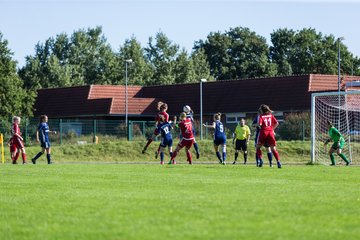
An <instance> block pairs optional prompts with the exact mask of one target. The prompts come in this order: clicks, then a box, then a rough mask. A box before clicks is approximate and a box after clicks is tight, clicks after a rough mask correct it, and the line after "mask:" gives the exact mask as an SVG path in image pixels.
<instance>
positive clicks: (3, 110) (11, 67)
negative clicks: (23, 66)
mask: <svg viewBox="0 0 360 240" xmlns="http://www.w3.org/2000/svg"><path fill="white" fill-rule="evenodd" d="M12 55H13V53H12V52H11V51H10V49H9V48H8V41H7V40H5V39H3V35H2V33H1V32H0V102H1V105H0V116H1V117H0V118H3V119H8V118H9V117H11V116H13V115H20V116H30V115H31V112H32V105H33V102H34V93H33V92H31V91H26V90H24V88H23V82H22V81H21V79H20V78H19V77H18V75H17V72H16V61H14V60H13V59H12Z"/></svg>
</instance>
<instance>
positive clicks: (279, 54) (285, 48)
mask: <svg viewBox="0 0 360 240" xmlns="http://www.w3.org/2000/svg"><path fill="white" fill-rule="evenodd" d="M271 42H272V44H273V46H271V47H270V55H271V59H272V62H273V63H275V64H276V66H277V72H278V75H279V76H289V75H292V73H293V71H292V67H291V64H290V62H289V58H290V57H291V54H292V46H293V45H294V42H295V32H294V31H293V30H288V29H286V28H285V29H279V30H277V31H275V32H273V33H272V34H271Z"/></svg>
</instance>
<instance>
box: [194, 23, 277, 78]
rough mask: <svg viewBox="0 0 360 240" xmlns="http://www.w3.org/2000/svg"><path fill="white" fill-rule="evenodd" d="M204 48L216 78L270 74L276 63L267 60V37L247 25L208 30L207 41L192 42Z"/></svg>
mask: <svg viewBox="0 0 360 240" xmlns="http://www.w3.org/2000/svg"><path fill="white" fill-rule="evenodd" d="M200 48H202V49H204V51H205V54H206V56H207V59H208V61H209V64H210V69H211V74H212V75H214V76H215V78H216V79H220V80H222V79H235V78H249V77H264V76H273V75H275V74H276V72H274V71H275V69H276V68H275V66H273V64H272V63H271V62H270V61H269V47H268V45H267V44H266V39H265V38H264V37H261V36H259V35H256V33H255V32H252V31H250V29H249V28H242V27H236V28H230V30H229V31H227V32H225V33H221V32H216V33H210V34H209V35H208V37H207V40H206V41H202V40H200V41H198V42H196V43H195V46H194V49H200Z"/></svg>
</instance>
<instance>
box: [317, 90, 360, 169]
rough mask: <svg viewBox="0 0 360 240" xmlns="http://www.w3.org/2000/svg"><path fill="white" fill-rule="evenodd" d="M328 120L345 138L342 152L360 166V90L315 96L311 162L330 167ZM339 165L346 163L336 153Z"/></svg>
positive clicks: (330, 144)
mask: <svg viewBox="0 0 360 240" xmlns="http://www.w3.org/2000/svg"><path fill="white" fill-rule="evenodd" d="M327 121H330V122H332V124H333V125H334V127H336V128H337V129H338V130H339V132H340V133H341V134H342V136H343V137H344V139H345V145H344V148H343V150H342V152H343V153H344V154H345V156H346V157H347V158H348V159H349V160H351V161H352V164H360V154H359V153H360V91H352V92H340V93H339V92H327V93H313V94H312V95H311V161H312V163H321V164H330V157H329V154H328V151H329V149H330V148H331V146H332V142H330V143H329V144H327V146H324V142H325V141H326V140H327V139H329V134H328V130H329V129H328V126H327ZM335 160H336V163H337V164H344V162H343V161H342V159H341V158H340V157H339V156H337V154H336V153H335Z"/></svg>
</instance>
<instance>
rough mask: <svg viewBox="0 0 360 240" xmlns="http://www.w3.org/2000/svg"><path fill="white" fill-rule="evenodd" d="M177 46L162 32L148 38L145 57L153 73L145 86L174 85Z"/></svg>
mask: <svg viewBox="0 0 360 240" xmlns="http://www.w3.org/2000/svg"><path fill="white" fill-rule="evenodd" d="M178 51H179V45H177V44H174V43H172V41H171V40H170V39H169V38H168V37H167V36H166V35H165V34H164V33H162V32H159V33H157V34H156V35H155V39H154V38H153V37H150V38H149V42H148V46H147V47H146V48H145V55H146V57H147V60H148V61H149V62H150V65H151V68H152V70H153V72H154V74H153V77H152V80H151V82H147V83H146V84H147V85H159V84H172V83H175V74H174V69H175V64H176V58H177V56H178Z"/></svg>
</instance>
